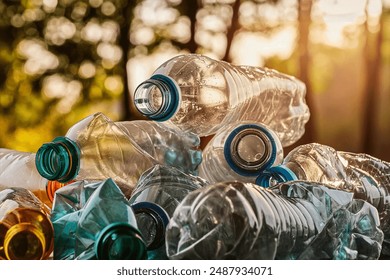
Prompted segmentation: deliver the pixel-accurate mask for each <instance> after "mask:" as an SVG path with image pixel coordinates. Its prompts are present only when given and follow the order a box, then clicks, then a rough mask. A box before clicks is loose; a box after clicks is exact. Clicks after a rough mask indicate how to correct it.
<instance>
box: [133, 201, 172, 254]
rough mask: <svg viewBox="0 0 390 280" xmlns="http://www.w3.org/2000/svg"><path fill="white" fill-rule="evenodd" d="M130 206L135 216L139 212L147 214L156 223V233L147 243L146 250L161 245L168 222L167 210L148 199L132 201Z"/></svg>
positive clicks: (163, 241)
mask: <svg viewBox="0 0 390 280" xmlns="http://www.w3.org/2000/svg"><path fill="white" fill-rule="evenodd" d="M131 208H132V209H133V211H134V214H135V216H136V218H137V216H138V215H140V214H141V213H142V214H145V215H148V216H149V217H151V218H152V220H153V221H154V224H155V225H156V234H155V236H154V238H153V240H151V241H149V242H148V243H149V244H147V248H148V250H154V249H157V248H159V247H161V246H163V245H164V243H165V229H166V227H167V225H168V223H169V215H168V214H167V212H166V211H165V210H164V209H163V208H162V207H161V206H159V205H157V204H155V203H152V202H148V201H141V202H137V203H134V204H132V205H131Z"/></svg>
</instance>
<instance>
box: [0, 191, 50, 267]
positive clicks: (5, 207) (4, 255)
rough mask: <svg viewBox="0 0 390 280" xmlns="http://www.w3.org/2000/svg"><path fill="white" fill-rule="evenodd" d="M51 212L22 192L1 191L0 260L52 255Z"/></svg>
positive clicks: (31, 196)
mask: <svg viewBox="0 0 390 280" xmlns="http://www.w3.org/2000/svg"><path fill="white" fill-rule="evenodd" d="M49 215H50V209H49V208H48V207H47V206H46V205H45V204H43V203H42V202H41V201H40V200H39V199H38V198H37V197H36V196H35V195H34V194H33V193H32V192H30V191H29V190H27V189H24V188H16V187H15V188H1V189H0V260H1V259H2V260H4V259H5V260H41V259H48V258H49V256H50V254H51V253H52V251H53V235H54V231H53V226H52V224H51V222H50V216H49Z"/></svg>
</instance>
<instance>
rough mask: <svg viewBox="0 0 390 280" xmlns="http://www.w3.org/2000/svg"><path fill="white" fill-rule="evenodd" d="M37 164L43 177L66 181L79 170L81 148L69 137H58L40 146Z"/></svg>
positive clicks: (61, 181) (36, 158) (36, 159)
mask: <svg viewBox="0 0 390 280" xmlns="http://www.w3.org/2000/svg"><path fill="white" fill-rule="evenodd" d="M35 166H36V168H37V170H38V172H39V174H41V176H42V177H44V178H46V179H48V180H57V181H58V182H60V183H66V182H68V181H70V180H72V179H74V178H75V177H76V176H77V174H78V172H79V168H80V148H79V147H78V146H77V144H76V143H75V142H74V141H72V140H71V139H69V138H67V137H62V136H61V137H57V138H55V139H54V140H53V141H52V142H49V143H45V144H43V145H42V146H41V147H40V148H39V150H38V151H37V153H36V157H35Z"/></svg>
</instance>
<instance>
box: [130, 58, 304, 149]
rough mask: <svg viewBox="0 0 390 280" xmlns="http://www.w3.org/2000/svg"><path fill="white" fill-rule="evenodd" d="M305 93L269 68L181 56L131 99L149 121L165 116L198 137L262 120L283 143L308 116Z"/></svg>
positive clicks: (293, 138) (293, 81)
mask: <svg viewBox="0 0 390 280" xmlns="http://www.w3.org/2000/svg"><path fill="white" fill-rule="evenodd" d="M305 94H306V87H305V84H304V83H302V82H301V81H299V80H298V79H296V78H294V77H292V76H289V75H286V74H282V73H279V72H277V71H275V70H272V69H267V68H261V67H251V66H238V65H236V66H235V65H232V64H229V63H227V62H224V61H217V60H214V59H211V58H209V57H206V56H203V55H199V54H184V55H179V56H176V57H174V58H172V59H170V60H168V61H166V62H165V63H163V64H162V65H161V66H160V67H158V68H157V69H156V70H155V71H154V73H153V75H152V76H151V77H150V78H149V79H148V80H146V81H144V82H143V83H141V84H140V85H139V86H138V87H137V89H136V90H135V92H134V96H133V101H134V104H135V107H136V109H137V110H138V111H139V112H140V113H141V114H142V115H144V116H146V117H148V118H149V119H152V120H156V121H167V120H169V121H170V122H172V123H175V124H176V125H177V126H179V127H180V128H181V129H183V130H184V131H192V132H194V133H196V134H198V135H199V136H208V135H212V134H214V133H215V132H216V131H217V130H218V129H219V128H221V127H223V126H226V125H227V124H229V123H231V122H235V121H240V120H250V121H256V122H261V123H264V124H266V125H268V126H269V127H270V128H271V129H272V130H273V131H275V133H276V134H277V135H278V137H279V138H280V141H281V143H282V144H283V146H288V145H290V144H292V143H294V142H296V141H297V140H298V139H299V138H300V137H301V136H302V135H303V134H304V130H305V124H306V122H307V121H308V119H309V115H310V113H309V109H308V107H307V105H306V101H305Z"/></svg>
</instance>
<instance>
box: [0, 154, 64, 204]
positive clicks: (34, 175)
mask: <svg viewBox="0 0 390 280" xmlns="http://www.w3.org/2000/svg"><path fill="white" fill-rule="evenodd" d="M0 186H1V187H7V188H8V187H9V188H11V187H19V188H24V189H28V190H30V191H31V192H32V193H33V194H34V195H35V196H37V197H38V198H39V199H40V200H41V201H42V202H44V203H45V204H46V205H48V206H49V207H50V208H51V206H52V202H53V198H54V193H55V191H56V190H58V189H59V188H61V187H62V186H64V184H63V183H60V182H57V181H49V180H47V179H46V178H44V177H42V176H41V175H40V174H39V173H38V170H37V168H36V167H35V153H29V152H21V151H16V150H10V149H4V148H2V149H0Z"/></svg>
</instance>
